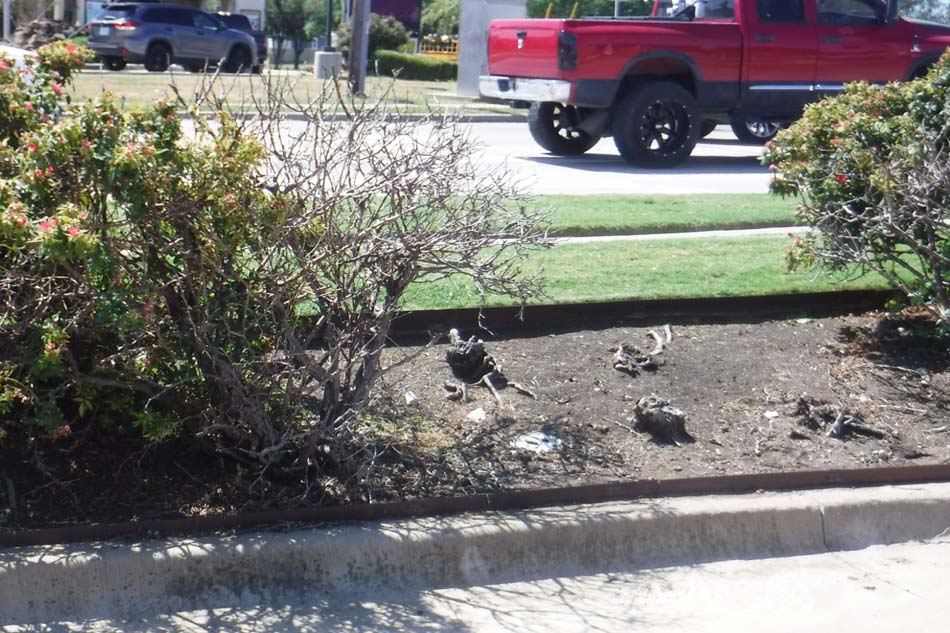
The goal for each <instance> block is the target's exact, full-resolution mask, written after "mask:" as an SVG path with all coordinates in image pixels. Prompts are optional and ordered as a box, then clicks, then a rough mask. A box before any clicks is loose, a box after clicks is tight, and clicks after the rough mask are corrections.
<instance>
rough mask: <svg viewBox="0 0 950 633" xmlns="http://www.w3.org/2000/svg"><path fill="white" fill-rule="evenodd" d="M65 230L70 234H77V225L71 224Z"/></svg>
mask: <svg viewBox="0 0 950 633" xmlns="http://www.w3.org/2000/svg"><path fill="white" fill-rule="evenodd" d="M66 232H67V233H69V234H70V235H71V236H73V237H76V236H77V235H79V227H78V226H71V227H69V228H68V229H66Z"/></svg>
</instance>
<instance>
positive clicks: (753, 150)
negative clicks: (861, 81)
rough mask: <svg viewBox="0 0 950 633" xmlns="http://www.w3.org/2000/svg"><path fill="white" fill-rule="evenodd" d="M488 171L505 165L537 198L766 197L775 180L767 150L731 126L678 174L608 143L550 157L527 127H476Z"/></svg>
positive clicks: (713, 137)
mask: <svg viewBox="0 0 950 633" xmlns="http://www.w3.org/2000/svg"><path fill="white" fill-rule="evenodd" d="M472 133H473V135H474V137H475V138H476V139H477V140H478V141H479V142H480V143H481V144H482V145H483V147H484V150H483V152H482V153H481V155H480V156H479V162H480V163H481V164H482V165H483V166H484V167H486V168H488V167H491V166H497V165H503V166H504V168H506V169H509V170H511V171H512V172H514V174H515V175H516V177H517V178H519V179H520V180H521V181H522V184H523V186H524V188H525V189H526V190H527V191H529V192H531V193H537V194H545V193H560V194H598V193H617V194H621V193H622V194H673V193H683V194H686V193H766V192H768V190H769V180H770V178H771V176H770V174H769V171H768V169H767V168H766V167H765V166H763V165H761V164H760V163H759V156H760V154H761V152H762V148H761V147H758V146H751V145H742V144H740V143H739V142H738V141H737V140H736V138H735V136H733V135H732V132H731V131H730V130H729V128H728V127H726V126H720V127H719V128H717V129H716V130H715V131H714V132H713V133H712V134H710V135H709V136H708V137H707V138H706V139H704V140H703V141H701V142H700V143H699V145H698V146H697V147H696V149H695V151H694V152H693V155H692V157H691V158H690V159H689V160H688V161H687V162H686V163H685V164H684V165H682V166H681V167H677V168H675V169H660V170H657V169H640V168H637V167H634V166H633V165H629V164H627V163H626V162H624V160H623V159H622V158H620V154H619V153H618V152H617V148H616V147H614V142H613V139H610V138H605V139H602V140H601V141H600V143H598V144H597V145H596V146H595V147H594V148H593V149H591V150H590V151H589V152H587V153H586V154H584V155H583V156H578V157H568V156H554V155H552V154H548V153H547V152H545V151H544V150H543V149H541V148H540V147H538V145H537V144H536V143H535V142H534V140H533V139H532V138H531V134H530V133H529V132H528V126H527V124H526V123H523V122H520V123H474V124H472Z"/></svg>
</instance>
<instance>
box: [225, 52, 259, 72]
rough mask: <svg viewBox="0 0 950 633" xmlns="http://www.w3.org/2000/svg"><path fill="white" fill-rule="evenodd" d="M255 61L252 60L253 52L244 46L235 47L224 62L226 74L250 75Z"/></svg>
mask: <svg viewBox="0 0 950 633" xmlns="http://www.w3.org/2000/svg"><path fill="white" fill-rule="evenodd" d="M253 61H254V60H252V59H251V51H249V50H248V49H247V48H246V47H244V46H235V47H234V48H232V49H231V52H230V53H228V58H227V59H226V60H225V61H224V72H226V73H237V72H244V73H249V72H251V64H252V63H253Z"/></svg>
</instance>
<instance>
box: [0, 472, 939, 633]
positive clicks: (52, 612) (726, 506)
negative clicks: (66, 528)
mask: <svg viewBox="0 0 950 633" xmlns="http://www.w3.org/2000/svg"><path fill="white" fill-rule="evenodd" d="M948 527H950V484H946V483H944V484H921V485H905V486H886V487H878V488H861V489H831V490H817V491H807V492H796V493H763V494H753V495H733V496H711V497H681V498H671V499H645V500H640V501H631V502H623V503H607V504H596V505H586V506H572V507H560V508H548V509H540V510H531V511H524V512H516V513H489V514H479V515H465V516H455V517H442V518H428V519H420V520H412V521H399V522H382V523H369V524H358V525H346V526H331V527H326V528H315V529H309V530H296V531H293V532H283V533H280V532H270V533H263V532H262V533H253V534H244V535H241V536H233V537H225V538H202V539H183V540H176V541H161V542H149V543H140V544H135V545H128V544H116V543H109V544H91V545H84V546H75V547H73V546H70V547H47V548H21V549H10V550H5V551H2V552H0V625H29V624H35V623H46V624H52V623H57V622H58V623H65V622H72V623H73V625H74V626H75V627H78V628H77V629H76V630H80V629H90V630H93V629H94V628H95V627H100V628H101V629H102V630H133V629H134V630H168V631H173V630H215V631H217V630H272V629H275V628H276V629H280V627H282V626H283V627H285V628H286V630H294V629H295V628H296V627H297V626H298V625H297V624H294V623H295V622H299V623H300V626H301V627H303V626H304V624H306V623H307V622H311V623H313V627H315V628H312V629H310V630H422V629H428V628H437V629H440V630H511V629H524V630H541V628H548V627H547V626H542V625H541V623H542V621H545V620H544V619H543V618H540V615H541V614H550V613H553V612H555V611H557V609H561V610H562V611H565V612H569V611H577V610H580V612H582V613H581V615H583V612H584V609H586V608H588V607H585V605H586V604H588V603H590V604H591V605H595V604H600V605H601V606H598V607H596V608H594V607H593V606H591V607H590V609H591V613H590V616H589V617H591V618H593V617H594V616H595V615H596V616H597V617H600V615H598V614H601V613H603V614H604V617H607V619H606V620H604V621H603V623H601V624H598V625H597V627H599V629H600V630H624V627H626V626H627V624H624V623H627V622H636V623H638V624H639V623H646V622H648V621H651V620H650V618H654V620H655V623H656V624H657V627H658V628H656V630H661V629H662V630H671V629H669V628H668V625H669V624H670V622H669V621H667V620H664V619H663V617H661V616H663V614H664V613H665V611H664V610H665V609H672V607H673V606H674V605H675V604H680V609H681V616H678V617H682V622H681V625H682V626H680V628H679V629H676V628H673V629H672V630H700V629H699V628H698V627H697V622H695V621H694V620H693V619H691V617H692V616H689V613H690V611H689V609H687V608H686V607H689V606H690V605H692V604H694V603H695V604H698V603H699V602H703V603H704V604H706V607H704V608H705V609H707V610H710V611H715V610H716V609H719V611H730V610H733V607H732V602H730V600H734V601H735V604H736V605H737V606H738V605H741V604H745V603H749V608H751V607H756V608H757V609H759V611H758V612H761V613H762V614H763V617H766V618H767V616H768V612H769V610H768V608H767V601H759V600H758V599H756V598H754V597H750V596H749V595H746V594H739V595H735V596H733V597H732V598H730V595H731V592H733V591H747V589H743V585H736V586H734V587H733V586H732V584H731V583H732V582H733V581H732V580H730V579H729V578H730V577H731V574H733V572H734V573H735V574H738V576H736V578H741V577H743V575H744V577H746V580H747V582H748V585H747V586H748V587H749V588H751V590H752V591H753V593H754V589H755V587H756V586H757V584H758V583H760V582H763V583H771V584H772V585H774V587H775V590H776V591H777V592H778V594H779V597H781V594H782V592H783V591H787V592H791V593H790V594H789V595H792V594H794V595H796V596H799V598H798V599H800V600H801V601H802V604H803V605H807V604H809V601H811V600H813V599H815V600H817V598H814V597H812V594H816V595H818V596H824V595H825V594H827V599H826V602H829V603H836V604H837V603H838V602H840V600H844V599H845V596H844V595H843V592H845V589H846V588H848V589H847V590H848V591H854V592H857V593H858V594H861V592H860V591H858V589H857V588H855V587H857V585H855V582H854V581H851V580H849V572H846V571H845V570H844V567H842V566H841V565H839V564H838V562H834V564H833V565H831V566H829V565H828V564H827V560H828V559H823V560H825V561H826V563H818V562H816V563H815V571H814V574H815V577H816V578H818V579H821V582H822V583H824V582H827V586H824V585H821V584H819V585H815V584H814V583H815V582H818V581H816V580H810V579H808V578H806V577H805V576H803V577H802V578H801V579H798V577H797V576H796V575H795V574H792V575H791V576H788V574H786V576H787V577H786V581H787V582H785V581H783V582H779V581H778V580H776V578H778V577H781V574H779V576H776V575H775V574H777V573H778V571H776V570H781V569H786V567H785V565H790V567H788V569H795V565H799V564H803V565H805V567H808V565H809V564H810V563H808V564H806V563H807V560H808V559H807V558H802V559H795V560H792V559H789V558H779V560H777V561H776V562H774V563H771V564H770V563H766V562H764V561H763V560H762V559H766V560H767V559H776V558H778V557H790V556H795V557H802V556H805V557H807V556H809V555H816V554H817V555H824V556H828V554H827V552H829V551H831V552H836V551H844V550H856V549H860V548H864V547H867V546H870V545H878V544H889V543H900V542H905V541H913V540H925V539H934V538H937V537H940V535H942V534H945V533H946V531H947V529H948ZM918 547H924V546H918ZM894 551H896V550H894ZM910 551H911V550H908V552H910ZM913 551H914V552H917V551H918V550H913ZM919 552H920V554H919V555H920V557H921V560H923V561H926V560H931V559H933V560H937V558H938V557H941V558H940V560H943V561H945V562H944V564H942V565H941V566H937V567H936V569H935V571H934V573H936V574H937V576H938V578H936V579H934V577H933V575H931V576H930V578H931V581H928V582H926V583H925V584H924V586H925V587H928V586H929V587H930V588H931V589H932V590H933V591H937V592H941V591H942V592H948V591H950V589H948V587H950V583H948V582H946V580H950V578H947V575H948V574H950V572H948V570H950V565H948V564H946V561H950V552H948V551H947V548H946V547H945V546H944V545H942V544H934V545H928V546H926V548H924V549H922V550H919ZM928 552H932V553H928ZM916 555H917V554H914V556H916ZM887 556H890V554H888V555H887ZM897 556H898V558H899V557H901V556H905V554H899V555H897ZM906 556H910V554H906ZM906 556H905V557H906ZM891 558H893V557H891ZM841 560H845V559H834V561H841ZM717 561H735V562H732V563H729V562H717ZM755 561H758V562H755ZM803 561H804V562H803ZM678 565H688V566H689V567H687V568H683V569H676V566H678ZM716 565H719V567H716ZM759 565H762V566H764V567H761V570H765V571H754V570H755V569H759V567H758V566H759ZM845 566H847V565H845ZM660 570H667V571H660ZM703 570H712V571H703ZM717 570H719V571H717ZM744 570H745V571H744ZM769 570H772V571H769ZM783 573H784V572H783ZM915 573H916V571H915ZM762 574H764V576H762ZM941 574H942V575H943V577H939V576H940V575H941ZM850 575H851V576H855V574H853V573H851V574H850ZM718 576H722V579H721V580H722V582H721V583H719V584H718V585H716V586H717V587H718V588H714V589H709V591H710V592H711V593H709V594H708V595H707V594H704V597H703V596H699V595H697V594H698V592H697V591H695V590H694V589H696V588H699V585H701V584H702V583H701V582H700V580H702V579H711V578H713V577H718ZM707 577H708V578H707ZM855 577H860V574H858V575H857V576H855ZM937 581H939V582H937ZM880 582H884V581H880ZM880 582H879V583H878V584H880ZM887 582H892V581H890V580H888V581H887ZM887 582H884V584H885V585H886V584H887ZM617 583H619V584H617ZM651 583H653V584H651ZM697 583H698V584H697ZM871 584H874V583H871ZM694 585H696V587H694ZM852 585H854V586H852ZM861 586H862V587H863V585H861ZM874 586H875V587H876V586H877V585H874ZM887 586H888V587H891V586H892V585H887ZM584 587H589V588H590V592H591V593H590V597H589V598H584V595H585V593H584V592H585V591H586V589H585V590H583V591H582V589H583V588H584ZM623 587H626V588H627V589H625V590H624V592H623V594H622V595H623V596H626V597H621V594H617V593H616V592H617V591H619V589H618V588H623ZM783 587H784V589H783ZM881 587H882V589H883V588H885V587H884V585H881ZM664 588H665V589H664ZM661 590H662V591H661ZM642 591H645V592H646V593H645V594H642V595H641V593H640V592H642ZM664 591H665V593H664ZM703 591H706V589H703ZM717 591H718V592H720V593H719V594H717V593H716V592H717ZM866 591H869V592H870V591H872V590H866ZM888 591H890V590H888ZM901 591H904V590H901ZM908 591H910V590H908ZM914 591H916V592H919V591H922V589H921V588H920V587H918V588H916V589H914ZM631 592H632V593H631ZM931 593H932V592H931ZM522 594H523V595H522ZM654 594H656V595H657V596H660V594H663V595H664V596H665V597H664V598H663V599H662V600H659V599H658V600H657V602H656V605H670V606H665V607H662V608H660V609H659V611H656V610H654V611H650V610H649V609H648V607H650V606H651V605H653V604H654V603H653V602H651V600H652V597H651V596H653V595H654ZM677 594H678V595H677ZM883 594H884V592H882V596H881V597H882V598H883V597H884V595H883ZM905 594H907V591H904V593H901V594H900V595H901V596H904V597H905V598H906V597H907V596H906V595H905ZM716 595H719V596H720V598H718V599H716V600H713V599H711V598H710V596H716ZM839 595H840V596H841V598H840V600H839V598H838V597H837V596H839ZM861 595H863V594H861ZM907 595H916V594H913V592H911V594H907ZM940 595H945V594H940ZM506 596H508V597H507V598H506ZM423 598H425V600H423ZM515 598H517V599H515ZM522 598H523V600H524V601H526V602H524V603H523V604H522V603H521V602H519V600H521V599H522ZM429 600H431V601H434V602H432V603H431V604H432V605H441V606H437V607H436V606H429V602H428V601H429ZM638 601H639V602H638ZM677 601H680V602H677ZM819 602H820V601H819ZM911 602H912V601H911ZM536 603H537V604H536ZM624 604H626V605H628V607H629V608H628V611H629V618H628V619H625V620H624V619H617V618H621V616H622V615H623V613H626V611H623V609H622V606H623V605H624ZM894 604H898V603H894ZM903 604H904V603H899V604H898V606H900V605H903ZM942 604H943V605H950V601H946V600H944V601H943V602H942ZM294 605H296V606H294ZM366 605H371V606H366ZM372 605H376V606H372ZM404 605H410V606H409V607H405V608H404ZM485 605H488V606H485ZM538 605H541V606H538ZM545 605H547V606H545ZM558 605H561V606H558ZM637 605H639V606H637ZM634 607H636V608H634ZM658 608H659V607H658ZM802 608H804V607H802ZM943 608H944V609H947V608H948V607H946V606H945V607H943ZM406 609H408V610H406ZM453 609H455V610H457V611H458V614H456V615H453V613H455V612H454V611H453ZM631 609H632V610H631ZM684 609H685V610H684ZM301 610H302V611H301ZM352 610H355V611H353V612H351V611H352ZM446 610H448V611H446ZM552 610H553V611H552ZM535 611H537V614H535ZM698 612H700V611H697V613H698ZM638 613H639V614H640V615H637V614H638ZM926 613H927V612H925V611H921V612H919V613H915V614H913V615H915V616H916V617H918V619H919V618H922V617H924V615H926ZM216 614H240V617H241V618H245V619H244V622H243V624H242V625H241V626H237V623H236V622H231V623H229V622H228V618H227V617H223V616H221V615H216ZM255 614H256V615H255ZM354 614H362V616H361V617H363V618H364V619H363V624H362V625H361V624H355V623H354V622H358V621H359V618H356V615H354ZM387 614H388V615H387ZM466 614H468V615H466ZM611 614H613V615H611ZM651 614H652V615H651ZM740 615H741V614H740ZM817 615H819V616H820V615H821V614H820V613H818V614H817ZM502 616H503V619H502V620H499V619H498V618H499V617H502ZM509 616H510V618H514V619H510V621H509V620H507V619H504V618H509ZM608 616H609V617H608ZM235 617H238V615H235ZM586 617H587V616H584V617H580V619H579V620H578V619H576V618H575V619H574V620H573V621H574V622H575V625H576V626H574V627H573V628H565V629H560V630H591V629H592V628H595V627H593V626H591V627H589V628H585V626H584V622H586V621H587V620H586V619H585V618H586ZM143 618H144V620H143ZM209 618H210V620H209ZM271 618H275V619H274V620H273V626H270V625H267V624H266V622H268V621H269V619H271ZM354 618H356V619H355V620H354ZM366 618H369V619H366ZM414 618H415V619H414ZM486 618H487V619H486ZM519 618H520V620H519ZM611 618H612V619H611ZM631 618H632V619H631ZM390 620H391V621H392V625H391V626H388V628H387V627H386V626H377V624H379V623H382V622H388V621H390ZM568 620H570V618H568ZM140 621H144V622H151V623H153V625H154V626H147V627H146V628H145V629H137V628H135V627H132V624H131V623H133V622H140ZM920 621H921V622H923V620H920ZM942 621H944V622H945V621H947V620H942ZM189 622H190V623H191V624H188V623H189ZM479 622H480V623H481V624H479ZM506 622H508V623H507V624H506ZM518 622H521V623H520V624H516V623H518ZM611 622H613V623H614V624H615V625H617V626H614V625H611ZM374 623H375V624H374ZM509 624H510V628H509ZM620 624H624V626H623V627H620V626H619V625H620ZM659 624H664V625H665V626H667V628H663V627H660V626H659ZM73 625H70V626H67V625H66V624H62V626H61V627H60V630H70V627H72V626H73ZM192 625H193V626H194V627H197V628H192V629H189V628H187V627H188V626H192ZM536 625H537V626H540V627H541V628H536ZM143 626H144V625H143ZM63 627H65V628H63ZM110 627H111V628H110ZM452 627H455V628H452ZM486 627H487V628H486ZM532 627H535V628H532ZM749 627H751V628H749ZM791 628H792V627H788V628H770V627H768V626H756V625H752V624H750V625H749V626H746V627H744V630H756V631H758V630H791ZM795 628H798V627H797V626H796V627H795ZM845 628H846V629H847V628H848V627H845ZM4 630H10V631H12V630H49V629H48V628H42V629H39V628H35V627H27V628H19V627H14V628H6V629H4ZM54 630H55V627H54ZM647 630H650V629H647ZM702 630H716V629H702ZM723 630H724V629H723ZM733 630H743V627H740V628H738V629H733ZM799 630H808V629H807V628H805V629H799ZM872 630H888V629H886V628H884V629H872ZM890 630H893V629H890ZM920 630H923V631H926V630H936V629H932V628H930V627H927V626H925V627H924V628H922V629H920Z"/></svg>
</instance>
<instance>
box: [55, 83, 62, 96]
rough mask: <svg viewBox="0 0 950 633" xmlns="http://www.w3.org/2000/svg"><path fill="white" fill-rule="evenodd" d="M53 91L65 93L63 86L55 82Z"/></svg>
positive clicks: (59, 93)
mask: <svg viewBox="0 0 950 633" xmlns="http://www.w3.org/2000/svg"><path fill="white" fill-rule="evenodd" d="M53 92H55V93H56V94H58V95H61V94H63V87H62V86H60V85H59V84H53Z"/></svg>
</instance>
